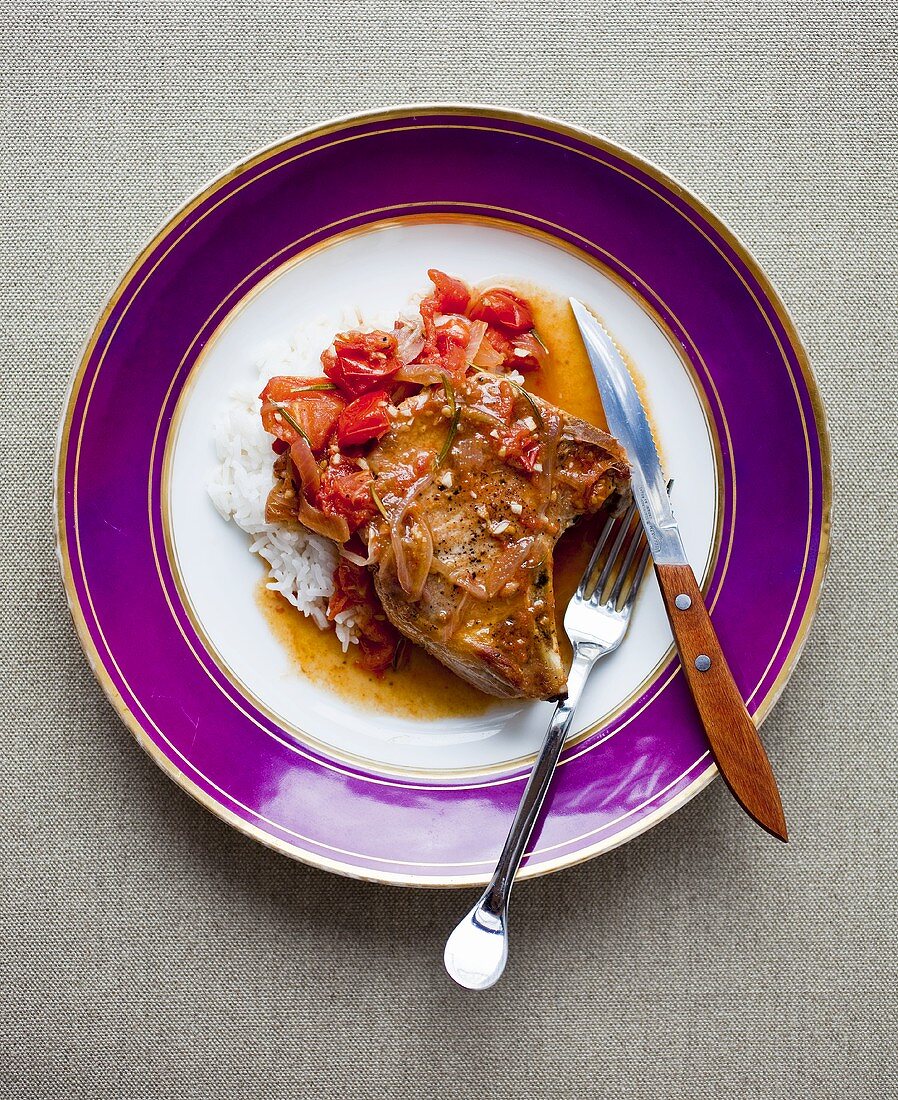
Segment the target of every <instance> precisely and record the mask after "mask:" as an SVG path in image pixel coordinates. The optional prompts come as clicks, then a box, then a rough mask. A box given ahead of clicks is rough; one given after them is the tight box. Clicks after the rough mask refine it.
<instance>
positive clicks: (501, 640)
mask: <svg viewBox="0 0 898 1100" xmlns="http://www.w3.org/2000/svg"><path fill="white" fill-rule="evenodd" d="M391 413H392V423H391V428H390V431H389V432H388V433H387V434H386V435H385V436H384V438H383V439H382V440H381V441H380V442H379V443H378V444H376V446H375V447H374V449H373V450H372V451H371V453H370V454H369V455H368V457H367V462H368V466H369V467H370V471H371V473H372V474H373V475H374V478H375V480H374V482H373V486H374V488H373V495H374V498H375V501H376V502H377V504H378V508H379V510H380V511H379V514H378V515H377V516H376V517H375V519H374V520H373V521H372V522H371V523H370V524H369V525H368V528H367V536H368V550H369V560H372V561H373V562H375V564H374V565H373V566H372V569H373V571H374V583H375V587H376V590H377V594H378V596H379V597H380V600H381V602H382V604H383V608H384V611H385V613H386V615H387V617H388V619H389V620H390V621H391V622H392V623H393V624H394V626H395V627H396V628H397V629H398V630H399V631H400V632H401V633H402V634H404V635H405V636H406V637H408V638H410V639H411V640H412V641H413V642H417V643H418V644H419V645H422V646H423V647H424V648H425V649H427V650H429V651H430V652H431V653H432V654H433V655H434V656H435V657H436V658H437V659H438V660H440V661H442V662H443V663H444V664H446V665H448V666H449V668H451V669H452V670H453V671H454V672H456V673H457V674H458V675H459V676H461V677H462V678H463V679H465V680H468V681H469V682H470V683H472V684H474V685H475V686H476V687H478V688H480V689H481V690H482V691H485V692H488V693H489V694H491V695H498V696H503V697H509V698H514V697H517V698H528V699H552V698H555V697H557V696H558V695H559V694H561V693H562V692H563V691H564V688H565V682H566V672H565V669H564V667H563V665H562V661H561V655H560V653H559V649H558V638H557V634H556V629H555V606H554V595H553V587H552V555H553V550H554V547H555V543H556V542H557V540H558V538H559V537H560V535H561V534H562V533H563V532H564V531H565V530H566V529H567V528H568V527H569V526H570V525H571V524H573V523H575V522H576V520H577V519H578V518H580V517H581V516H583V515H586V514H590V513H594V512H596V511H598V510H599V509H600V508H601V507H602V506H603V505H605V504H606V503H610V504H611V505H612V506H617V505H622V504H623V503H624V501H625V500H626V499H628V498H629V493H630V485H629V469H628V466H627V462H626V459H625V456H624V452H623V450H622V448H621V447H620V445H619V444H618V443H617V442H616V440H614V439H613V438H612V437H611V436H610V435H608V434H607V433H605V432H602V431H600V430H599V429H598V428H596V427H594V426H593V425H591V424H588V423H586V422H585V421H584V420H580V419H578V418H577V417H574V416H571V415H569V414H568V413H566V412H564V411H562V410H561V409H558V408H556V407H555V406H553V405H550V404H549V403H548V402H546V401H543V400H542V399H540V398H537V397H534V396H533V395H531V394H528V393H526V392H525V391H524V390H522V389H521V388H520V387H518V386H516V385H514V384H513V383H512V382H510V381H509V380H507V379H505V378H501V377H494V376H490V375H485V374H482V373H481V374H477V375H469V376H467V377H465V378H463V379H461V380H459V381H458V382H456V383H454V384H449V383H447V384H446V385H445V386H440V385H435V386H432V387H430V388H429V389H425V390H423V391H422V392H421V393H420V394H417V395H416V396H414V397H411V398H408V399H407V400H406V401H404V402H402V403H401V404H400V405H399V406H398V407H397V408H396V409H394V410H391Z"/></svg>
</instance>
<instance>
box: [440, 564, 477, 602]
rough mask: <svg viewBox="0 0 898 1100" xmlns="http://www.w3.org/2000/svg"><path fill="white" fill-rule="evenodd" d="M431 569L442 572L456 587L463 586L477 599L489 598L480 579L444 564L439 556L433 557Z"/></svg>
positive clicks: (467, 592)
mask: <svg viewBox="0 0 898 1100" xmlns="http://www.w3.org/2000/svg"><path fill="white" fill-rule="evenodd" d="M431 569H432V570H433V571H434V573H440V574H441V575H442V576H444V577H445V578H446V580H448V581H451V582H452V583H453V584H454V585H455V587H456V588H461V589H462V590H463V591H464V592H465V593H466V594H467V595H469V596H473V597H474V598H475V599H477V600H488V599H489V593H488V592H487V590H486V587H485V586H484V585H483V584H481V583H480V581H475V580H472V579H471V578H470V577H469V576H468V574H467V573H465V572H463V571H462V570H455V569H450V568H449V567H448V566H446V565H444V564H443V563H442V562H441V561H440V559H439V558H437V557H435V558H434V559H433V564H432V565H431Z"/></svg>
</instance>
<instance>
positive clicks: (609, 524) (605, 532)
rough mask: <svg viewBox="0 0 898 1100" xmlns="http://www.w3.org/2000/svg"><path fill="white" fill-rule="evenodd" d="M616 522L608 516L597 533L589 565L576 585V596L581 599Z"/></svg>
mask: <svg viewBox="0 0 898 1100" xmlns="http://www.w3.org/2000/svg"><path fill="white" fill-rule="evenodd" d="M616 522H617V521H616V520H615V519H614V518H613V517H611V516H609V518H608V519H607V520H606V521H605V523H604V525H603V526H602V530H601V531H600V532H599V537H598V540H597V541H596V546H595V549H594V550H593V552H592V555H591V556H590V559H589V565H587V567H586V568H585V569H584V570H583V576H582V577H581V578H580V583H579V584H578V585H577V595H578V596H579V597H580V598H581V599H582V598H583V597H584V596H585V595H586V588H587V585H588V584H589V579H590V577H591V576H592V574H593V571H594V570H595V567H596V563H597V562H598V560H599V556H600V555H601V553H602V550H603V549H604V546H605V543H606V542H607V541H608V536H609V535H610V534H611V532H612V530H613V529H614V524H615V523H616Z"/></svg>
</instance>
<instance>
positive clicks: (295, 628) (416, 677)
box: [257, 281, 644, 720]
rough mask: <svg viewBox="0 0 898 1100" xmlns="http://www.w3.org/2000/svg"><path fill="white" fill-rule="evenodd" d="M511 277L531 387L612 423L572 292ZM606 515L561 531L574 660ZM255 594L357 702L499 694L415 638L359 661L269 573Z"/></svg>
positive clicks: (305, 659)
mask: <svg viewBox="0 0 898 1100" xmlns="http://www.w3.org/2000/svg"><path fill="white" fill-rule="evenodd" d="M505 285H511V286H513V287H514V288H515V289H517V290H519V291H520V293H521V294H522V295H523V296H524V297H526V298H527V300H528V301H529V302H530V305H531V307H532V309H533V319H534V322H535V324H536V330H537V332H538V333H539V335H540V338H541V339H542V341H543V343H544V344H545V345H546V347H547V348H548V351H549V362H548V364H547V365H546V366H545V367H544V368H543V369H542V370H541V371H539V372H537V373H535V374H531V375H529V376H528V378H527V388H528V389H531V390H532V391H533V392H534V393H536V394H538V395H539V396H540V397H543V398H545V400H546V401H550V402H551V403H552V404H554V405H558V406H559V408H562V409H565V410H566V411H567V412H569V413H572V414H573V415H574V416H579V417H581V418H582V419H583V420H587V421H589V423H591V424H595V425H596V426H597V427H599V428H603V429H605V430H607V427H608V425H607V422H606V420H605V413H604V410H603V409H602V402H601V399H600V398H599V391H598V388H597V387H596V382H595V378H594V377H593V373H592V367H591V366H590V363H589V359H588V357H587V355H586V349H585V348H584V347H583V342H582V341H581V339H580V334H579V330H578V329H577V324H576V321H575V320H574V317H573V314H572V313H571V310H570V306H569V304H568V301H567V299H566V298H562V297H559V296H558V295H555V294H551V293H549V292H547V291H545V290H542V289H540V288H538V287H535V286H531V285H530V284H528V283H523V282H520V281H515V282H513V283H506V284H505ZM627 366H628V367H630V369H631V371H632V372H633V374H634V377H635V378H636V379H637V385H638V387H639V389H640V392H641V393H644V386H643V384H642V381H641V379H640V378H639V375H638V373H637V372H636V371H635V370H634V369H633V366H632V364H631V363H630V362H629V361H628V362H627ZM602 522H603V517H602V516H601V515H599V516H590V517H587V518H586V519H584V520H582V521H581V522H580V523H578V524H577V525H576V526H575V527H573V528H572V529H571V530H569V531H567V532H566V533H565V534H564V535H562V537H561V539H560V540H559V542H558V544H557V546H556V548H555V556H554V562H555V567H554V579H555V609H556V610H555V613H556V619H557V623H558V639H559V645H560V647H561V655H562V659H563V660H564V662H565V664H569V663H570V659H571V649H570V644H569V643H568V640H567V636H566V635H565V633H564V630H563V629H562V620H563V618H564V611H565V608H566V607H567V604H568V601H569V600H570V598H571V596H572V595H573V594H574V590H575V589H576V587H577V585H578V584H579V582H580V577H581V575H582V573H583V570H584V569H585V568H586V564H587V562H588V561H589V556H590V554H591V553H592V548H593V546H594V545H595V542H596V538H597V536H598V532H599V530H600V529H601V525H602ZM257 601H258V604H259V607H260V608H261V609H262V611H263V613H264V614H265V617H266V619H267V620H268V623H269V625H270V626H271V629H272V631H273V632H274V634H275V636H276V637H277V638H278V639H279V641H280V642H281V643H282V644H283V645H284V646H285V647H286V648H287V650H288V651H289V652H290V654H291V655H292V657H293V660H294V662H295V664H296V665H297V667H298V668H299V669H300V670H301V671H302V673H303V674H305V675H306V676H308V677H309V679H311V680H315V682H316V683H319V684H326V685H327V686H328V688H330V690H331V691H333V692H334V694H336V695H339V696H341V697H342V698H344V699H346V700H348V701H350V702H352V703H354V704H356V705H357V706H361V707H363V708H365V709H371V710H380V711H386V712H388V713H390V714H394V715H396V716H397V717H401V718H415V719H425V720H433V719H439V718H450V717H460V716H470V715H476V714H483V713H484V712H485V711H486V710H487V709H488V708H489V707H490V706H493V705H495V704H496V703H497V702H498V700H496V699H494V698H493V697H492V696H489V695H485V694H484V693H483V692H481V691H478V690H477V688H475V687H472V686H471V685H470V684H468V683H467V682H466V681H464V680H462V679H460V678H459V677H458V676H456V675H455V673H453V672H450V671H449V669H448V668H446V667H445V666H444V665H442V664H440V662H439V661H437V660H436V659H435V658H434V657H431V656H430V655H429V654H428V653H426V652H425V651H424V650H423V649H421V648H420V647H419V646H416V645H412V644H411V643H409V644H408V647H407V650H406V653H407V656H406V659H405V661H404V663H403V665H402V667H400V668H399V669H396V670H395V671H394V670H390V671H388V672H386V673H384V675H383V676H375V675H374V674H373V673H372V672H369V671H368V670H367V669H363V668H360V667H359V665H358V664H357V663H356V657H355V654H354V653H353V649H354V647H352V646H351V647H350V649H349V652H348V653H344V652H343V649H342V647H341V646H340V643H339V641H338V640H337V635H336V634H335V633H334V632H333V631H332V630H321V629H319V627H318V626H317V625H316V624H315V622H314V620H312V619H310V618H308V617H307V616H305V615H303V614H302V613H301V612H300V611H297V610H296V608H295V607H293V606H292V605H291V604H289V603H288V602H287V601H286V600H285V599H284V598H283V596H281V595H280V594H279V593H277V592H273V591H272V590H271V589H269V588H266V587H265V582H264V580H263V581H261V582H260V584H259V590H258V594H257Z"/></svg>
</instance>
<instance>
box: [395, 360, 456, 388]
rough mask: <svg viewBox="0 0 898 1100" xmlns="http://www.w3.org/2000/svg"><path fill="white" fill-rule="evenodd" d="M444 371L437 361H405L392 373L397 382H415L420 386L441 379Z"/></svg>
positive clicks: (431, 383) (429, 384)
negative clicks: (403, 364) (402, 365)
mask: <svg viewBox="0 0 898 1100" xmlns="http://www.w3.org/2000/svg"><path fill="white" fill-rule="evenodd" d="M445 373H446V370H445V368H444V367H442V366H441V365H440V364H439V363H407V364H406V365H405V366H404V367H400V368H399V370H398V371H396V373H395V374H394V375H393V377H394V378H395V379H396V381H397V382H415V383H417V384H418V385H420V386H431V385H433V384H434V382H439V381H441V379H442V377H443V375H444V374H445Z"/></svg>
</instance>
